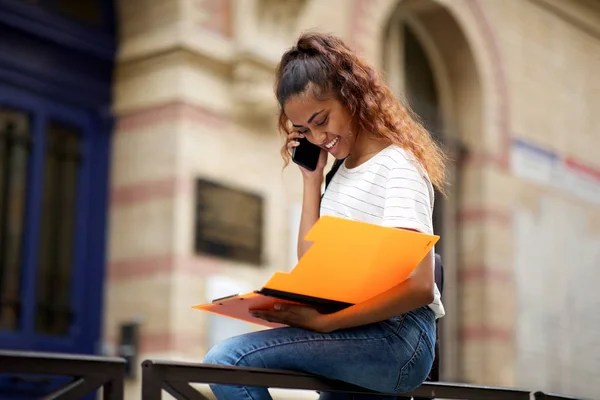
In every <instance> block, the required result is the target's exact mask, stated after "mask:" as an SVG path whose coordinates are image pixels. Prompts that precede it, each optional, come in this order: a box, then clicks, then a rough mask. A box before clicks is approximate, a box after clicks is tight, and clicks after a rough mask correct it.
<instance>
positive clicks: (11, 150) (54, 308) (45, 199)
mask: <svg viewBox="0 0 600 400" xmlns="http://www.w3.org/2000/svg"><path fill="white" fill-rule="evenodd" d="M94 120H95V117H94V115H92V114H90V112H89V111H86V110H84V109H78V108H76V107H73V106H65V105H60V104H59V103H56V102H53V101H49V100H48V99H44V98H43V97H38V96H34V95H32V94H30V93H27V92H25V91H19V90H16V89H14V88H9V87H7V86H2V85H0V296H1V297H0V300H1V301H0V347H2V348H5V349H19V350H36V351H51V352H62V353H87V354H90V353H97V350H98V345H99V342H98V341H99V334H100V332H99V331H100V320H101V307H100V304H101V298H102V287H103V285H102V278H103V264H104V255H103V253H104V249H103V246H104V243H105V239H104V237H103V235H104V227H105V209H106V204H105V200H102V198H105V196H106V170H107V165H106V164H107V163H106V158H105V157H103V154H105V153H106V150H107V147H106V145H107V142H108V141H107V137H106V134H105V133H104V132H99V131H98V129H97V127H98V126H99V125H98V123H95V121H94ZM102 177H103V181H102V180H98V178H100V179H102ZM97 196H102V197H97ZM98 215H100V217H98ZM2 380H3V382H0V393H4V394H5V395H8V394H9V393H10V396H9V397H5V398H19V397H18V396H17V395H18V394H19V393H21V394H23V395H25V394H29V395H35V394H36V393H37V394H39V393H42V392H46V391H47V390H48V389H50V388H52V387H55V386H56V385H57V384H59V383H60V382H61V381H64V380H61V379H55V378H49V377H31V376H23V375H21V374H17V375H13V376H3V377H2Z"/></svg>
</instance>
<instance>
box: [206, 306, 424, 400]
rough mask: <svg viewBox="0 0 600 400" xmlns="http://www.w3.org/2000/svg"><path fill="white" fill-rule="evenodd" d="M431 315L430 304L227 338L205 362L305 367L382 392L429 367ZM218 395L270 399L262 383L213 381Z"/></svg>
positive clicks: (346, 399) (409, 384) (341, 397)
mask: <svg viewBox="0 0 600 400" xmlns="http://www.w3.org/2000/svg"><path fill="white" fill-rule="evenodd" d="M435 329H436V328H435V314H434V313H433V311H432V310H431V309H429V308H428V307H422V308H419V309H417V310H414V311H411V312H409V313H407V314H403V315H401V316H399V317H395V318H391V319H389V320H386V321H383V322H379V323H375V324H369V325H365V326H361V327H356V328H351V329H344V330H339V331H335V332H332V333H327V334H325V333H317V332H312V331H308V330H305V329H299V328H291V327H286V328H277V329H267V330H263V331H258V332H252V333H248V334H244V335H240V336H235V337H232V338H229V339H227V340H225V341H223V342H221V343H219V344H217V345H216V346H214V347H213V348H212V349H211V350H210V351H209V352H208V354H207V355H206V357H205V358H204V363H206V364H219V365H231V366H241V367H253V368H272V369H286V370H294V371H302V372H308V373H312V374H316V375H320V376H323V377H326V378H330V379H336V380H340V381H344V382H348V383H352V384H354V385H358V386H361V387H364V388H367V389H372V390H375V391H378V392H383V393H398V394H401V393H404V392H408V391H411V390H413V389H415V388H416V387H418V386H419V385H421V383H423V381H424V380H425V379H426V378H427V375H428V374H429V372H430V370H431V366H432V364H433V359H434V345H435ZM211 389H212V391H213V393H214V394H215V396H216V397H217V399H219V400H270V399H271V395H270V394H269V392H268V389H267V388H264V387H250V386H247V387H244V386H234V385H211ZM392 398H393V397H389V396H372V395H369V396H364V395H363V396H356V395H347V394H341V393H333V392H329V393H321V397H320V399H321V400H350V399H356V400H359V399H360V400H367V399H369V400H376V399H381V400H383V399H388V400H390V399H392Z"/></svg>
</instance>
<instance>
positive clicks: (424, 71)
mask: <svg viewBox="0 0 600 400" xmlns="http://www.w3.org/2000/svg"><path fill="white" fill-rule="evenodd" d="M382 56H383V63H384V69H385V71H386V73H387V77H388V81H389V82H390V84H391V86H392V88H393V90H394V91H395V92H396V94H397V95H398V97H399V98H400V99H401V100H402V101H403V102H404V103H405V104H407V105H408V106H410V108H412V110H413V111H414V112H415V113H416V114H417V115H418V116H419V117H420V118H421V120H422V123H423V124H424V126H425V127H426V128H427V129H428V130H429V131H430V132H431V134H432V135H433V137H434V139H435V140H437V141H438V142H439V143H440V144H441V146H442V147H443V148H444V149H445V150H446V152H447V153H448V155H449V157H450V159H451V160H452V161H451V163H450V165H449V171H448V179H449V183H450V186H449V193H448V196H447V197H444V196H442V195H441V194H439V193H436V206H435V211H434V216H433V219H434V221H433V223H434V231H435V233H436V234H439V235H440V236H441V239H440V242H439V243H438V245H436V252H438V253H440V254H441V255H442V257H443V260H444V266H445V287H444V294H443V301H444V303H445V306H446V310H447V316H446V317H445V318H443V319H442V320H441V324H440V337H441V343H442V346H441V349H440V352H441V365H440V366H441V379H444V380H464V379H465V375H468V374H465V372H464V371H463V365H464V362H463V361H462V360H463V359H464V358H465V354H464V353H465V351H466V350H465V348H464V346H463V342H462V339H461V334H460V332H461V328H462V321H461V315H464V314H465V309H466V308H467V307H468V305H467V304H466V302H465V300H466V297H468V296H469V293H468V291H469V289H468V288H461V284H460V278H459V277H460V273H459V272H460V271H459V270H460V268H461V255H462V253H463V251H464V245H463V242H462V241H461V237H462V236H463V231H462V229H461V227H460V226H459V224H460V221H459V214H460V211H461V209H462V207H463V195H464V192H465V190H466V188H464V187H463V186H462V185H461V183H462V181H463V172H464V169H463V159H464V157H465V155H466V150H465V149H466V148H477V147H478V143H476V142H478V141H481V126H482V120H481V115H482V103H483V102H482V99H481V96H482V94H481V87H480V81H479V78H478V74H477V69H476V64H475V60H474V57H473V54H472V53H471V51H470V49H469V46H468V44H467V41H466V39H465V37H464V35H463V33H462V31H461V29H460V27H459V26H458V24H457V22H456V20H455V19H454V18H453V16H452V15H451V14H450V12H448V10H447V9H446V8H445V7H444V6H442V5H440V4H439V3H438V2H435V1H421V2H409V1H405V2H400V3H399V5H398V7H397V8H396V10H395V11H394V12H393V13H392V15H391V17H390V19H389V22H388V25H387V27H386V34H385V40H384V48H383V52H382ZM471 184H472V179H469V185H471ZM468 190H469V193H472V191H473V188H472V187H470V189H468ZM462 289H466V290H462ZM471 297H472V296H471ZM469 301H473V300H472V298H471V299H469ZM467 358H468V357H467Z"/></svg>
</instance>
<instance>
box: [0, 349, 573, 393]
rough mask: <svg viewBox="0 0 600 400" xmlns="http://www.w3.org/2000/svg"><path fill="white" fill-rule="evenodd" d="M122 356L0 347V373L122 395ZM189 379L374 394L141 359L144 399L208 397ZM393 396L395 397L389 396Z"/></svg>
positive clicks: (263, 372)
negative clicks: (58, 378) (55, 378)
mask: <svg viewBox="0 0 600 400" xmlns="http://www.w3.org/2000/svg"><path fill="white" fill-rule="evenodd" d="M125 366H126V361H125V359H123V358H116V357H97V356H84V355H74V354H56V353H35V352H15V351H2V350H0V374H5V373H22V374H44V375H62V376H68V377H72V381H71V382H69V383H67V384H66V385H64V386H63V387H62V388H60V389H58V390H55V391H54V392H53V393H49V394H46V395H45V396H44V397H43V398H44V399H45V400H71V399H81V398H82V397H84V396H85V395H86V394H90V393H93V392H94V391H95V390H97V389H99V388H100V387H102V393H103V399H104V400H123V399H124V381H125ZM191 384H223V385H244V386H260V387H267V388H278V389H298V390H310V391H320V392H340V393H354V394H379V395H385V393H376V392H373V391H370V390H366V389H364V388H361V387H358V386H354V385H351V384H347V383H344V382H339V381H334V380H330V379H325V378H321V377H318V376H315V375H310V374H305V373H300V372H294V371H284V370H271V369H261V368H242V367H228V366H219V365H210V364H196V363H183V362H175V361H160V360H145V361H144V362H143V363H142V389H141V398H142V399H143V400H160V399H162V393H163V390H164V391H166V392H168V393H169V394H170V395H172V396H173V397H175V398H176V399H179V400H208V399H207V398H206V397H205V396H204V395H202V394H201V393H200V392H199V391H197V390H196V389H195V388H194V387H192V386H191ZM532 395H533V397H534V398H535V399H536V400H578V399H575V398H573V397H566V396H562V395H557V394H550V393H544V392H541V391H535V392H533V391H530V390H524V389H512V388H501V387H491V386H479V385H468V384H460V383H446V382H425V383H424V384H423V385H421V386H420V387H419V388H417V389H415V390H414V391H412V392H410V393H405V394H403V395H402V396H398V395H397V394H396V395H395V394H389V396H391V397H390V400H391V399H394V398H395V399H404V398H411V397H412V398H413V399H414V400H424V399H435V398H443V399H468V400H530V399H531V396H532ZM394 396H396V397H394Z"/></svg>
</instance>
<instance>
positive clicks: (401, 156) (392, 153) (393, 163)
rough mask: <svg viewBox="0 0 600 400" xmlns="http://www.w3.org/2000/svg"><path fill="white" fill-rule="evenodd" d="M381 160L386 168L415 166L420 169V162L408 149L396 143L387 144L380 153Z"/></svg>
mask: <svg viewBox="0 0 600 400" xmlns="http://www.w3.org/2000/svg"><path fill="white" fill-rule="evenodd" d="M379 155H380V157H379V158H380V159H381V162H382V163H384V164H385V165H386V166H387V167H388V168H390V169H395V168H415V169H420V163H419V162H418V160H417V158H416V157H415V156H414V155H413V153H412V152H411V151H410V150H406V149H404V148H402V147H400V146H398V145H396V144H392V145H389V146H388V147H386V148H385V149H383V150H382V151H381V152H380V153H379Z"/></svg>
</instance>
